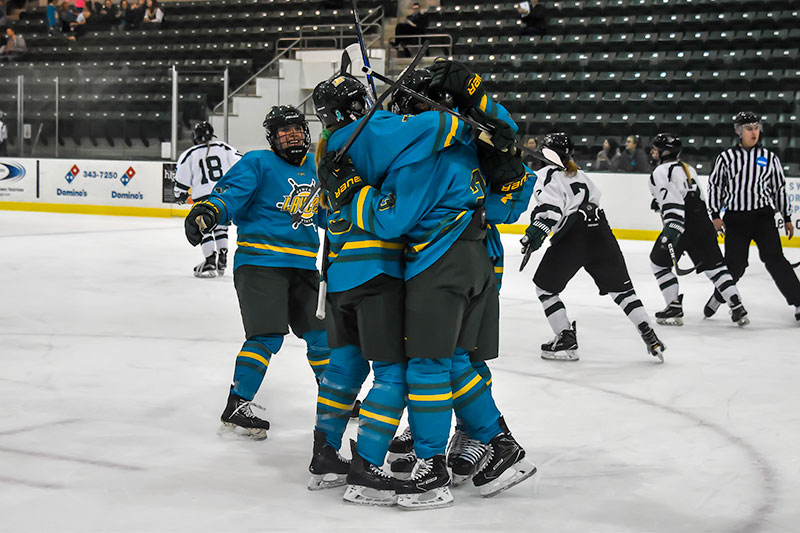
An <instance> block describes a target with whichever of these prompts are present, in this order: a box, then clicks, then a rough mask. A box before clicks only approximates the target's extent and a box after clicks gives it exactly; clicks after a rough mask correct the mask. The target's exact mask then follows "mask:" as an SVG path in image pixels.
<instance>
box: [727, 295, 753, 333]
mask: <svg viewBox="0 0 800 533" xmlns="http://www.w3.org/2000/svg"><path fill="white" fill-rule="evenodd" d="M731 303H732V304H733V306H732V307H731V321H733V323H734V324H736V325H737V326H739V327H740V328H741V327H744V326H746V325H747V324H749V323H750V319H749V318H747V310H746V309H745V308H744V306H743V305H742V302H741V301H740V300H739V297H738V296H737V295H733V297H732V298H731Z"/></svg>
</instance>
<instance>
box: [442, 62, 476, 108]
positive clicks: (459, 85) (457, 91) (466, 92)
mask: <svg viewBox="0 0 800 533" xmlns="http://www.w3.org/2000/svg"><path fill="white" fill-rule="evenodd" d="M429 68H430V71H431V84H430V87H431V89H434V90H440V91H443V92H445V93H450V94H451V95H453V100H454V102H455V104H456V107H458V109H459V110H460V111H461V112H462V113H463V112H465V111H467V110H468V109H469V108H470V107H474V106H476V105H478V103H479V102H480V101H481V98H483V84H482V83H481V77H480V76H478V75H477V74H475V73H474V72H472V71H471V70H470V69H469V68H468V67H467V66H466V65H464V64H463V63H459V62H458V61H450V60H447V59H443V60H440V61H436V62H435V63H434V64H433V65H431V66H430V67H429Z"/></svg>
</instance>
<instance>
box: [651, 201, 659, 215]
mask: <svg viewBox="0 0 800 533" xmlns="http://www.w3.org/2000/svg"><path fill="white" fill-rule="evenodd" d="M650 209H652V210H653V211H655V212H656V213H660V212H661V206H660V205H658V202H657V201H656V199H655V198H653V200H652V201H651V202H650Z"/></svg>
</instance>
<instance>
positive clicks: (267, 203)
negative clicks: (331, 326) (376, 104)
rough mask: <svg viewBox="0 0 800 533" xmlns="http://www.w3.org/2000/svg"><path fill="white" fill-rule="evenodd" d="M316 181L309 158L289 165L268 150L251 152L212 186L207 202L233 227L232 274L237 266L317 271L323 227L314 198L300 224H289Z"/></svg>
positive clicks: (221, 222) (222, 220) (314, 168)
mask: <svg viewBox="0 0 800 533" xmlns="http://www.w3.org/2000/svg"><path fill="white" fill-rule="evenodd" d="M316 179H317V168H316V165H315V164H314V161H313V158H311V157H308V156H306V157H305V158H304V159H303V162H302V163H301V164H300V166H294V165H292V164H290V163H287V162H286V161H284V160H283V159H282V158H281V157H279V156H278V155H277V154H275V153H274V152H272V151H271V150H254V151H252V152H248V153H246V154H245V155H244V157H242V159H240V160H239V162H238V163H236V164H235V165H234V166H233V167H231V169H230V170H229V171H228V172H227V173H226V174H225V175H224V176H223V177H222V178H221V179H220V180H219V182H217V186H216V187H215V188H214V192H213V193H212V194H211V196H210V197H209V198H208V200H207V201H208V202H209V203H211V204H213V205H214V206H215V207H216V208H217V209H218V211H219V213H220V220H219V221H218V222H219V224H225V225H227V224H229V223H231V222H232V223H233V224H236V226H237V233H238V237H237V242H236V244H237V248H236V255H235V257H234V270H235V269H237V268H239V267H240V266H242V265H259V266H270V267H294V268H302V269H306V270H316V268H317V266H316V260H317V252H318V250H319V233H318V232H317V227H318V226H319V225H320V224H322V226H323V227H324V225H325V221H324V220H321V218H320V217H321V214H320V213H319V212H318V211H319V210H318V204H319V201H318V200H317V199H314V201H313V202H312V203H311V205H309V206H308V207H307V208H306V210H305V211H304V212H303V216H302V218H301V220H300V222H298V223H297V224H293V223H292V214H293V213H295V212H297V211H298V210H299V209H300V207H301V206H302V205H303V202H304V201H305V199H306V198H307V197H308V194H309V192H311V188H312V187H313V186H314V184H315V183H316Z"/></svg>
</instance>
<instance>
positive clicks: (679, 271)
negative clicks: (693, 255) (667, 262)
mask: <svg viewBox="0 0 800 533" xmlns="http://www.w3.org/2000/svg"><path fill="white" fill-rule="evenodd" d="M696 268H697V265H692V266H691V268H681V267H680V265H678V263H675V273H676V274H677V275H679V276H685V275H687V274H691V273H692V272H694V271H695V269H696Z"/></svg>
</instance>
